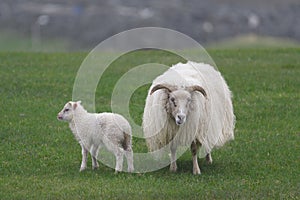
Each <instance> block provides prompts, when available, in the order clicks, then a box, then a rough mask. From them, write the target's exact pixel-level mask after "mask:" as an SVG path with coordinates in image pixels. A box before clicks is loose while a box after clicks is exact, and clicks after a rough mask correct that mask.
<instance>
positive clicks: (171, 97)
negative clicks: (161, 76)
mask: <svg viewBox="0 0 300 200" xmlns="http://www.w3.org/2000/svg"><path fill="white" fill-rule="evenodd" d="M161 89H163V90H165V92H166V93H167V95H168V100H167V106H166V108H167V111H168V112H169V113H171V115H172V116H173V118H174V120H175V122H176V124H177V125H182V124H184V123H185V121H186V118H187V116H188V114H189V113H188V112H189V110H190V104H191V101H192V93H193V92H200V93H202V94H203V96H204V97H207V95H206V92H205V90H204V89H203V88H202V87H201V86H199V85H193V86H188V87H185V88H179V89H178V88H177V87H176V86H172V85H168V84H158V85H156V86H154V87H153V88H152V89H151V91H150V93H149V95H152V94H153V93H154V92H155V91H157V90H161Z"/></svg>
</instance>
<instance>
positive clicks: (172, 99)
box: [170, 97, 177, 107]
mask: <svg viewBox="0 0 300 200" xmlns="http://www.w3.org/2000/svg"><path fill="white" fill-rule="evenodd" d="M170 100H171V101H172V103H173V105H174V107H176V106H177V105H176V103H175V98H174V97H171V98H170Z"/></svg>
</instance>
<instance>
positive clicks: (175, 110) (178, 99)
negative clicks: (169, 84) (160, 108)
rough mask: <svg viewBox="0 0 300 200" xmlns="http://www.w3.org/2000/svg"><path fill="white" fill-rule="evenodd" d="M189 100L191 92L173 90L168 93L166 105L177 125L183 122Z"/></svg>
mask: <svg viewBox="0 0 300 200" xmlns="http://www.w3.org/2000/svg"><path fill="white" fill-rule="evenodd" d="M191 100H192V96H191V93H190V92H188V91H186V90H175V91H173V92H171V93H169V98H168V107H169V109H170V110H169V111H170V113H171V114H172V116H173V117H174V120H175V122H176V124H177V125H182V124H184V123H185V121H186V118H187V116H188V114H189V107H190V103H191Z"/></svg>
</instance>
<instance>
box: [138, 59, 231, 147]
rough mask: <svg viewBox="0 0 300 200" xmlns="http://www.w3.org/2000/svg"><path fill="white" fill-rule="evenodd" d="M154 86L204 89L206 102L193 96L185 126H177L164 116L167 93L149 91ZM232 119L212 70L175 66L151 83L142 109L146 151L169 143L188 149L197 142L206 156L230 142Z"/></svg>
mask: <svg viewBox="0 0 300 200" xmlns="http://www.w3.org/2000/svg"><path fill="white" fill-rule="evenodd" d="M158 84H168V85H172V86H176V87H178V88H185V87H187V86H193V85H199V86H201V87H203V88H204V90H205V91H206V93H207V98H205V97H204V96H203V95H202V94H200V93H198V92H196V93H194V94H193V95H192V103H191V106H190V111H189V114H188V116H187V119H186V122H185V123H184V124H183V125H182V126H180V127H179V126H177V125H176V124H175V122H174V119H172V118H171V117H170V114H169V113H167V111H166V109H165V107H166V103H167V101H166V99H167V98H168V97H167V93H166V92H165V91H164V90H157V91H156V92H154V93H153V94H152V95H150V91H151V90H152V88H153V87H154V86H156V85H158ZM234 124H235V116H234V114H233V106H232V102H231V92H230V90H229V88H228V86H227V84H226V82H225V80H224V79H223V77H222V76H221V74H220V73H219V72H218V71H216V70H215V69H214V68H213V67H212V66H210V65H207V64H203V63H195V62H190V61H189V62H187V63H186V64H183V63H178V64H176V65H174V66H172V67H171V68H169V69H168V70H167V71H166V72H165V73H163V74H162V75H160V76H158V77H157V78H156V79H155V80H154V81H153V83H152V85H151V87H150V90H149V93H148V96H147V99H146V104H145V109H144V115H143V130H144V135H145V137H146V142H147V145H148V147H149V149H150V151H155V150H158V149H161V148H162V147H164V146H166V145H167V144H169V143H170V142H171V141H172V140H173V141H172V142H173V143H174V144H175V145H190V144H191V142H192V141H194V140H195V139H197V140H198V141H199V142H200V143H201V144H202V147H203V148H204V150H205V152H206V153H210V152H211V151H212V149H213V148H214V147H221V146H223V145H224V144H225V143H226V142H227V141H229V140H232V139H234Z"/></svg>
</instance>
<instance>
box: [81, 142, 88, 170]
mask: <svg viewBox="0 0 300 200" xmlns="http://www.w3.org/2000/svg"><path fill="white" fill-rule="evenodd" d="M81 154H82V161H81V166H80V170H79V171H83V170H85V169H86V167H87V157H88V150H87V149H86V148H85V147H84V146H83V145H82V144H81Z"/></svg>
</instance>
